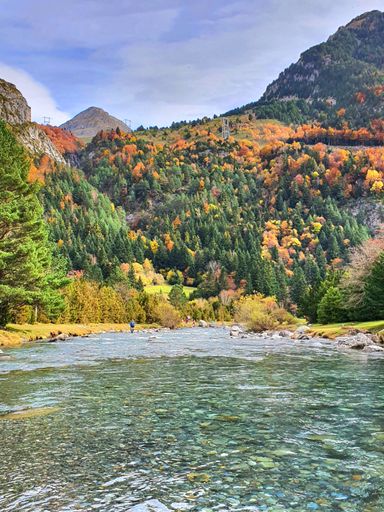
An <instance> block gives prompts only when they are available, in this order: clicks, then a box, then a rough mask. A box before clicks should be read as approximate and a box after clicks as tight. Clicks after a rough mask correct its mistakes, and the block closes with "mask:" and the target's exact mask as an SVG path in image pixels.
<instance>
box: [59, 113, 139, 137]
mask: <svg viewBox="0 0 384 512" xmlns="http://www.w3.org/2000/svg"><path fill="white" fill-rule="evenodd" d="M60 128H63V129H65V130H69V131H71V132H72V133H73V134H74V135H76V137H80V138H92V137H94V136H95V135H96V133H98V132H99V131H101V130H113V129H116V128H120V130H123V131H125V132H128V131H130V128H129V127H128V126H127V125H126V124H125V123H123V121H121V120H120V119H117V118H116V117H114V116H111V115H110V114H109V113H108V112H106V111H105V110H103V109H102V108H99V107H89V108H87V109H86V110H83V111H82V112H80V113H79V114H77V115H76V116H75V117H73V118H72V119H70V120H69V121H67V122H66V123H64V124H62V125H61V126H60Z"/></svg>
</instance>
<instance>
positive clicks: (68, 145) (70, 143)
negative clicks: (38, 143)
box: [38, 125, 83, 155]
mask: <svg viewBox="0 0 384 512" xmlns="http://www.w3.org/2000/svg"><path fill="white" fill-rule="evenodd" d="M38 126H39V128H40V129H41V130H42V131H43V132H45V133H46V134H47V136H48V137H49V139H50V140H51V142H52V143H53V145H54V146H55V147H56V149H57V150H58V151H59V152H60V153H61V154H62V155H64V154H65V153H76V152H77V151H79V149H80V148H81V147H82V146H83V144H82V142H81V141H80V140H79V139H78V138H77V137H75V136H74V135H73V133H71V132H69V131H67V130H63V129H62V128H58V127H57V126H49V125H38Z"/></svg>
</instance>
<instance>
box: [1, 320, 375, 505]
mask: <svg viewBox="0 0 384 512" xmlns="http://www.w3.org/2000/svg"><path fill="white" fill-rule="evenodd" d="M157 336H158V337H157V338H155V339H151V340H149V339H148V338H149V334H146V333H135V334H133V335H131V334H124V333H122V334H102V335H97V336H92V337H89V338H83V339H80V338H78V339H73V340H68V341H65V342H60V343H54V344H49V343H40V344H35V345H33V346H28V347H24V348H21V349H14V350H9V351H8V353H9V354H10V355H11V356H12V360H10V361H0V510H1V512H11V511H12V512H22V511H28V512H56V511H60V512H75V511H83V512H91V511H101V512H127V511H128V510H129V509H130V507H131V506H133V505H135V504H137V503H140V502H142V501H144V500H146V499H150V498H157V499H158V500H160V501H161V502H162V503H164V504H165V505H166V506H168V507H169V508H171V509H173V510H191V511H201V512H204V511H205V512H208V511H219V512H220V511H221V512H224V511H254V512H256V511H268V512H277V511H300V512H303V511H307V510H319V511H331V512H337V511H348V512H383V511H384V358H382V357H377V356H376V357H375V356H371V355H364V354H361V353H356V352H343V353H340V352H338V351H337V350H336V349H335V348H334V347H333V346H332V344H331V343H322V342H320V341H311V342H293V341H290V340H284V339H281V340H276V339H270V340H262V339H257V338H255V339H252V338H249V339H245V340H240V339H239V340H231V339H230V338H229V334H228V331H225V330H222V329H198V328H197V329H186V330H181V331H175V332H167V331H163V332H161V333H158V334H157ZM26 411H27V414H25V413H26Z"/></svg>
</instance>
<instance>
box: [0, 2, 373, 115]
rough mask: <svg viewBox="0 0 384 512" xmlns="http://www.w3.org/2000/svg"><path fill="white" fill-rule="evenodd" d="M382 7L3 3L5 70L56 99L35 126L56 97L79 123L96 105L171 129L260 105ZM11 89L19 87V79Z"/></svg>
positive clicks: (39, 109)
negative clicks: (269, 91) (310, 54)
mask: <svg viewBox="0 0 384 512" xmlns="http://www.w3.org/2000/svg"><path fill="white" fill-rule="evenodd" d="M382 7H383V0H339V1H335V0H322V1H321V2H319V0H306V1H305V2H304V1H303V0H209V1H207V0H193V1H187V0H143V1H141V2H137V0H124V2H121V0H108V2H105V1H104V0H66V2H65V8H63V3H62V2H52V1H51V0H34V1H33V2H31V1H30V0H18V2H15V1H14V0H3V1H2V9H1V10H0V29H1V30H0V47H1V48H2V54H3V55H4V57H3V61H5V62H6V63H7V64H8V65H11V66H12V68H11V69H12V70H13V71H17V72H18V73H19V74H20V73H21V74H22V73H23V72H22V71H20V70H21V69H23V70H25V72H26V73H29V75H26V76H27V77H28V78H29V79H31V80H32V82H33V83H34V84H35V85H37V86H38V87H43V91H44V93H45V97H48V98H50V102H49V101H48V100H45V99H44V101H40V103H39V102H36V103H37V105H39V106H35V105H33V102H32V97H28V99H29V101H30V102H31V106H32V108H33V111H34V116H35V118H36V117H37V116H41V115H51V114H50V113H48V112H47V111H48V110H51V111H55V110H59V108H58V107H57V106H56V105H55V102H54V101H53V100H52V97H51V95H50V94H49V91H53V93H54V97H55V99H56V101H57V102H58V105H59V107H60V109H61V110H68V111H70V112H71V113H73V114H75V113H77V112H78V111H79V110H82V109H84V108H86V107H88V106H90V105H98V106H100V107H102V108H105V109H106V110H108V111H110V112H111V113H112V114H113V115H116V116H117V117H120V118H131V119H132V120H133V125H139V124H144V125H149V124H158V125H164V124H168V123H171V122H172V121H173V120H180V119H193V118H196V117H203V116H204V115H212V114H214V113H217V114H220V113H222V112H225V111H227V110H229V109H231V108H234V107H237V106H241V105H243V104H245V103H248V102H250V101H255V100H257V99H258V98H259V97H260V96H261V95H262V93H263V92H264V90H265V88H266V87H267V85H268V84H269V83H270V82H271V81H272V80H274V79H276V78H277V76H278V74H279V73H280V72H281V71H283V69H284V68H285V67H287V66H288V65H289V64H291V63H292V62H295V61H297V59H298V57H299V55H300V53H301V52H303V51H305V50H306V49H308V48H309V47H311V46H313V45H315V44H318V43H320V42H322V41H324V40H325V39H327V38H328V36H330V35H331V34H332V33H334V32H335V31H336V30H337V28H338V27H339V26H340V25H343V24H346V23H348V22H349V21H350V20H351V19H352V18H353V17H355V16H357V15H359V14H361V13H362V12H364V11H367V10H371V9H380V8H381V9H382ZM5 56H6V57H5ZM15 68H17V69H15ZM36 73H38V75H37V74H36ZM31 75H33V76H38V77H39V81H40V82H44V86H45V87H47V88H48V90H47V89H46V88H45V89H44V86H43V85H41V84H40V83H37V82H36V81H35V80H33V79H32V78H31ZM0 77H1V68H0ZM24 78H25V77H24ZM13 81H14V82H16V85H19V86H20V87H21V79H20V76H18V77H15V78H14V79H13ZM17 82H20V83H17ZM29 88H30V89H31V87H29ZM25 94H26V95H27V96H28V91H25ZM37 96H39V94H38V95H37ZM40 96H41V97H42V95H40ZM48 105H50V106H49V108H48ZM61 114H63V113H62V112H61ZM64 115H65V113H64ZM52 117H53V118H54V121H55V122H56V123H57V124H59V123H60V121H61V116H60V115H59V116H56V115H53V114H52Z"/></svg>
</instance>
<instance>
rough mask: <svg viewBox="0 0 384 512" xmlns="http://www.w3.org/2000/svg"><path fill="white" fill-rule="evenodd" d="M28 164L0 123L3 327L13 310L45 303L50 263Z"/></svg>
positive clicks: (0, 319) (0, 309) (0, 307)
mask: <svg viewBox="0 0 384 512" xmlns="http://www.w3.org/2000/svg"><path fill="white" fill-rule="evenodd" d="M28 171H29V161H28V159H27V157H26V155H25V153H24V150H23V149H22V148H21V147H20V146H19V145H18V144H17V143H16V140H15V138H14V136H13V135H12V134H11V133H10V132H9V131H8V129H7V128H6V127H5V125H4V123H3V122H0V325H2V326H4V325H5V324H6V323H7V321H9V318H10V314H11V312H12V309H13V308H16V307H18V306H22V305H26V304H31V305H34V304H37V303H41V302H42V301H43V292H44V289H46V288H48V286H49V282H48V280H47V274H48V273H49V267H50V264H51V252H50V247H49V244H48V233H47V229H46V226H45V223H44V219H43V209H42V207H41V205H40V203H39V200H38V197H37V192H38V190H37V186H36V185H32V184H29V183H28V182H27V174H28Z"/></svg>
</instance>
